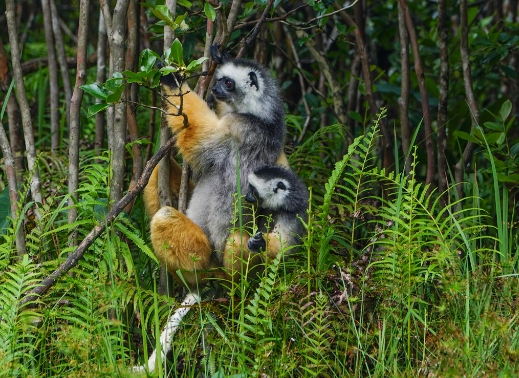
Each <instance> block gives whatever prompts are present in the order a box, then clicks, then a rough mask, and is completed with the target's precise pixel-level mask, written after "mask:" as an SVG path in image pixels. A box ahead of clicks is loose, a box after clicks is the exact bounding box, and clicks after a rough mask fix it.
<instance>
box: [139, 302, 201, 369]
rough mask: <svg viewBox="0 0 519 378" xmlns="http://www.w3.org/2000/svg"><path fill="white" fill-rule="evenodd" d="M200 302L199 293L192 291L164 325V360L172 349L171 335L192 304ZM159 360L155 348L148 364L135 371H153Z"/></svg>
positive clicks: (162, 348)
mask: <svg viewBox="0 0 519 378" xmlns="http://www.w3.org/2000/svg"><path fill="white" fill-rule="evenodd" d="M198 302H200V297H199V296H198V295H197V294H193V293H190V294H188V295H187V296H186V298H184V301H183V302H182V303H181V305H180V307H179V308H178V309H177V310H176V311H175V312H174V313H173V314H172V315H171V316H170V317H169V319H168V323H167V324H166V326H165V327H164V330H163V331H162V333H161V334H160V346H161V348H160V349H161V351H160V357H161V360H162V361H164V358H165V357H166V354H167V353H168V352H169V351H170V350H171V337H172V336H173V334H174V333H175V332H177V330H178V327H179V326H180V323H181V322H182V319H183V318H184V316H186V315H187V313H188V312H189V310H190V309H191V306H193V305H194V304H196V303H198ZM156 360H157V351H156V350H154V351H153V353H152V354H151V356H150V358H149V359H148V363H147V364H146V365H141V366H134V367H133V371H134V372H144V371H148V372H150V373H151V372H153V371H154V370H155V364H156V362H157V361H156Z"/></svg>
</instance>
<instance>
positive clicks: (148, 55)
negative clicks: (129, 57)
mask: <svg viewBox="0 0 519 378" xmlns="http://www.w3.org/2000/svg"><path fill="white" fill-rule="evenodd" d="M157 59H160V57H159V55H158V54H157V53H156V52H154V51H152V50H150V49H145V50H143V51H142V52H141V55H140V57H139V66H140V70H141V71H149V70H151V69H153V67H154V66H155V62H156V61H157Z"/></svg>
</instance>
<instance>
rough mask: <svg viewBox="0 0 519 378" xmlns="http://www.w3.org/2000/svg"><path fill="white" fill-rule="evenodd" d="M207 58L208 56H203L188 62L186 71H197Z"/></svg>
mask: <svg viewBox="0 0 519 378" xmlns="http://www.w3.org/2000/svg"><path fill="white" fill-rule="evenodd" d="M207 59H209V58H207V57H205V56H203V57H202V58H198V59H197V60H193V61H192V62H191V63H189V64H188V66H187V67H186V71H195V70H196V69H198V68H199V67H200V66H201V65H202V63H204V62H205V61H206V60H207Z"/></svg>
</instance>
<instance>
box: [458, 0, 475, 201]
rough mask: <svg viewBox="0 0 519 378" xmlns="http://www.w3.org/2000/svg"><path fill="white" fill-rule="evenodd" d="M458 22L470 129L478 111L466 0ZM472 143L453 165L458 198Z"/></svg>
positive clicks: (461, 189)
mask: <svg viewBox="0 0 519 378" xmlns="http://www.w3.org/2000/svg"><path fill="white" fill-rule="evenodd" d="M460 23H461V36H460V52H461V64H462V67H463V84H464V86H465V96H466V97H467V103H468V105H469V109H470V112H471V113H472V129H474V128H475V127H476V125H478V123H479V111H478V107H477V105H476V99H475V98H474V91H473V90H472V75H471V73H470V59H469V54H470V52H469V36H468V35H469V24H468V5H467V0H461V1H460ZM474 147H475V145H474V143H472V142H468V143H467V145H466V146H465V149H464V150H463V154H462V156H461V159H460V160H459V161H458V162H457V163H456V165H455V166H454V179H455V180H456V184H458V185H457V186H456V189H457V192H458V196H459V198H463V186H464V185H462V184H461V183H462V182H463V176H464V173H465V166H466V165H467V164H468V163H469V162H470V160H471V158H472V153H473V152H474Z"/></svg>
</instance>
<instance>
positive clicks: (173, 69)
mask: <svg viewBox="0 0 519 378" xmlns="http://www.w3.org/2000/svg"><path fill="white" fill-rule="evenodd" d="M177 71H178V68H177V67H173V66H166V67H162V68H161V69H160V72H162V75H168V74H170V73H175V72H177Z"/></svg>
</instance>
